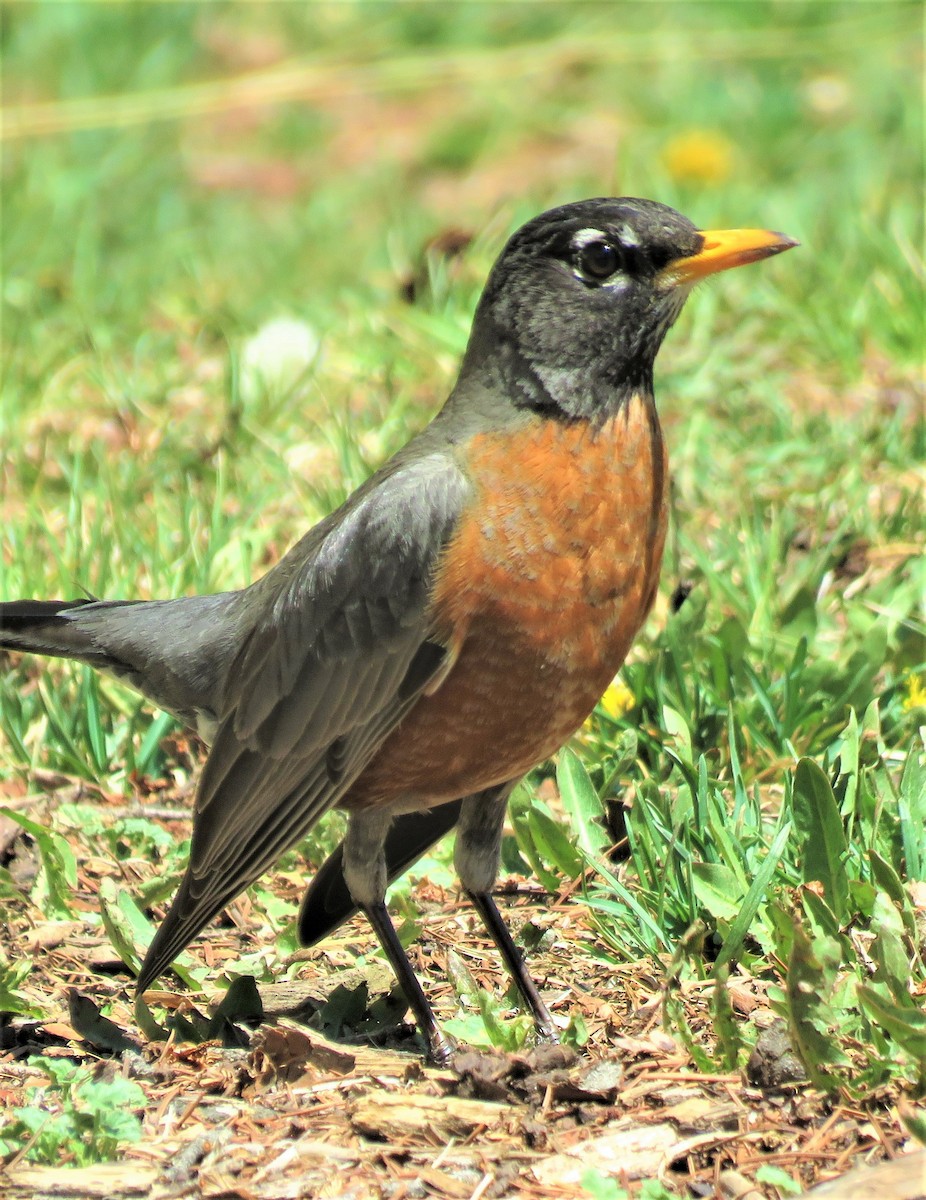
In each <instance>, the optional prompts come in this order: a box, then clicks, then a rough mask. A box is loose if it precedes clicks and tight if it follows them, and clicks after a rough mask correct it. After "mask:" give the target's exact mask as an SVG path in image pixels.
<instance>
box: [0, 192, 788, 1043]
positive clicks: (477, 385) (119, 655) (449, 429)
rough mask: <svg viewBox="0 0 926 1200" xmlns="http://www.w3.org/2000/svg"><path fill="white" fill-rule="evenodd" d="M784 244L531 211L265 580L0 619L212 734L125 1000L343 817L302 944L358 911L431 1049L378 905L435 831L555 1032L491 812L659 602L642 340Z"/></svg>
mask: <svg viewBox="0 0 926 1200" xmlns="http://www.w3.org/2000/svg"><path fill="white" fill-rule="evenodd" d="M794 245H796V243H795V242H794V241H792V239H790V238H788V237H785V236H784V235H783V234H780V233H771V232H767V231H764V230H754V229H747V230H732V231H729V230H728V231H723V232H718V233H714V232H708V233H705V232H702V231H700V230H698V229H697V228H696V227H695V226H694V225H693V224H692V223H691V222H690V221H689V220H687V219H686V218H685V217H683V216H681V215H680V214H679V213H677V212H675V211H674V210H673V209H671V208H668V207H666V205H664V204H658V203H655V202H654V201H651V200H637V199H596V200H586V201H584V202H581V203H577V204H566V205H563V206H562V207H560V208H554V209H552V210H550V211H549V212H546V213H543V214H542V215H541V216H538V217H535V218H534V219H533V220H531V221H529V222H528V223H527V224H526V225H524V226H523V228H521V229H520V230H519V231H518V232H517V233H515V234H514V236H513V237H512V238H511V239H510V241H509V242H508V244H507V245H506V246H505V248H504V250H503V251H502V253H501V256H500V257H499V259H498V261H497V262H496V264H495V266H494V267H493V269H492V271H491V274H490V275H489V279H488V282H487V284H486V287H485V290H484V292H483V294H482V298H481V300H480V302H479V305H478V308H477V310H476V315H475V318H474V320H473V327H472V333H471V335H470V339H469V344H468V346H467V349H466V353H465V355H464V358H463V363H462V366H461V368H460V374H459V378H458V380H457V383H456V386H455V387H454V389H453V391H452V392H451V394H450V398H449V399H448V401H447V403H446V405H445V406H444V408H443V409H442V410H441V411H440V412H439V413H438V415H437V416H436V417H435V419H434V420H433V421H432V423H431V424H430V425H429V426H428V427H427V428H426V429H424V430H423V431H422V432H421V433H419V434H418V435H417V436H416V437H415V438H413V439H412V441H411V442H409V444H408V445H407V446H405V447H404V449H402V450H400V451H399V453H398V454H396V455H395V457H394V458H392V459H391V460H390V461H389V462H387V463H386V464H385V466H383V467H381V468H380V469H379V470H378V471H377V472H376V474H375V475H373V476H372V478H370V479H369V480H368V481H367V482H366V483H365V484H364V485H363V486H362V487H361V488H359V489H358V490H357V491H356V492H355V493H354V494H353V495H352V496H351V497H350V498H349V499H348V500H347V501H346V502H345V503H344V504H343V505H342V506H341V507H340V508H339V509H338V510H337V511H336V512H334V513H332V515H331V516H329V517H328V518H326V519H325V520H324V521H322V522H321V523H320V524H318V525H316V526H315V528H314V529H312V530H310V532H309V533H307V534H306V535H305V536H304V537H303V538H302V540H301V541H300V542H298V543H297V545H296V546H294V547H293V549H292V550H290V551H289V553H288V554H287V555H286V556H285V557H284V558H283V559H282V560H281V562H280V563H279V564H278V565H277V566H276V567H275V568H273V570H271V571H270V572H269V573H268V574H267V575H265V576H264V577H263V578H262V579H259V580H258V581H257V582H256V583H254V584H252V585H251V586H250V587H248V588H245V589H244V590H242V591H239V592H224V593H220V594H217V595H212V596H195V597H184V598H181V599H176V600H165V601H147V602H133V601H109V602H107V601H86V600H72V601H57V600H50V601H14V602H11V603H8V604H4V605H3V606H2V607H0V627H2V635H0V644H2V645H3V646H4V647H6V648H14V649H17V650H27V651H31V652H33V653H38V654H47V655H58V656H63V657H66V658H73V659H77V660H79V661H82V662H85V663H90V664H91V665H92V666H94V667H98V668H100V669H102V670H106V671H109V672H111V673H112V674H114V675H116V676H118V677H119V678H120V679H123V680H125V681H127V682H128V683H130V684H132V685H133V686H134V687H136V688H137V689H138V690H139V691H141V692H143V693H144V694H145V695H146V696H148V697H149V698H150V699H152V700H153V701H155V703H157V704H158V705H160V706H161V707H162V708H165V709H168V710H169V711H171V712H173V713H175V714H176V715H177V716H178V717H180V718H181V719H182V720H184V721H186V722H187V723H189V724H190V725H192V726H194V727H196V728H197V729H199V730H200V732H202V733H203V734H204V736H205V737H206V740H207V741H209V742H211V751H210V754H209V757H208V759H207V761H206V764H205V766H204V768H203V772H202V776H201V778H200V781H199V788H198V791H197V794H196V800H195V806H194V812H193V840H192V848H191V852H190V861H189V864H188V866H187V869H186V873H185V874H184V877H183V880H182V882H181V884H180V888H179V890H178V892H177V894H176V896H175V897H174V900H173V903H172V904H171V906H170V908H169V909H168V912H167V915H166V916H165V917H164V920H163V921H162V923H161V926H160V928H159V930H158V932H157V935H156V936H155V938H154V940H153V941H152V943H151V946H150V948H149V950H148V953H147V955H146V957H145V960H144V962H143V964H142V968H141V972H140V974H139V977H138V984H137V986H138V990H139V991H142V990H144V989H145V988H147V987H148V985H149V984H151V982H152V981H153V980H154V979H155V978H156V977H157V976H158V975H160V974H161V973H162V972H163V971H164V970H165V969H166V968H167V967H168V966H169V965H170V963H171V962H172V961H173V960H174V958H176V956H177V955H178V954H179V953H180V952H181V951H182V950H183V949H184V948H185V947H186V946H187V945H188V944H189V943H190V941H191V940H192V939H193V938H195V937H196V935H197V934H198V933H200V932H201V931H202V930H203V928H204V927H205V926H206V925H207V924H208V922H209V921H211V920H212V918H213V917H215V916H216V915H217V914H218V913H219V912H220V911H221V909H222V908H223V907H224V906H225V905H227V904H228V903H229V902H230V901H231V900H233V899H234V898H235V896H237V895H238V894H239V893H240V892H241V891H242V890H243V889H244V888H246V887H248V886H249V885H250V884H252V883H253V882H254V881H255V880H256V879H257V878H258V877H259V876H260V875H261V874H262V873H263V872H264V871H266V870H267V869H268V868H269V867H270V866H272V864H273V863H274V861H275V860H276V859H277V858H278V857H279V856H280V855H281V854H282V853H283V852H284V851H285V850H286V849H287V848H289V847H291V846H292V845H293V844H294V843H295V842H297V841H298V840H299V839H300V838H302V837H304V836H305V834H306V833H307V832H308V830H309V829H311V827H312V826H313V825H314V824H315V822H316V821H317V820H318V819H319V817H321V816H322V814H323V813H325V812H327V811H328V809H330V808H332V807H333V806H339V807H341V808H344V809H346V810H347V812H348V814H349V821H348V828H347V833H346V836H345V838H344V841H343V844H342V845H341V846H340V847H339V849H338V850H337V852H336V853H335V854H334V855H333V856H332V857H331V858H330V859H329V860H328V862H326V863H325V864H324V865H323V867H322V868H321V870H320V871H319V873H318V875H317V876H316V878H315V880H314V882H313V884H312V886H311V887H310V888H309V889H308V892H307V893H306V896H305V899H304V902H303V904H302V909H301V913H300V918H299V930H300V935H301V937H302V939H303V941H304V942H305V943H308V944H311V943H312V942H314V941H316V940H318V939H319V938H320V937H322V936H324V935H325V934H326V933H328V932H329V931H330V930H331V929H333V928H335V927H336V926H337V925H338V924H339V923H340V922H341V921H342V920H344V919H345V918H346V917H347V916H348V915H349V914H350V913H351V912H352V911H353V909H354V908H357V907H359V908H360V909H362V910H363V912H364V913H365V914H366V916H367V917H368V919H369V920H370V923H371V924H372V926H373V928H374V930H375V932H376V934H377V937H378V938H379V941H380V943H381V944H382V947H383V950H384V951H385V953H386V956H387V957H388V958H389V960H390V962H391V963H392V966H393V968H394V970H395V972H396V975H397V977H398V979H399V982H400V983H401V985H402V988H403V990H404V993H405V995H406V997H407V999H408V1002H409V1005H410V1007H411V1008H412V1010H413V1011H414V1013H415V1016H416V1018H417V1020H418V1024H419V1026H420V1028H421V1030H422V1032H423V1033H424V1035H425V1037H426V1038H427V1042H428V1046H429V1049H430V1053H431V1055H432V1057H433V1058H435V1059H437V1060H446V1058H447V1056H448V1054H449V1052H450V1043H449V1041H448V1039H446V1038H445V1036H444V1035H443V1034H442V1033H441V1031H440V1029H439V1027H438V1026H437V1024H436V1022H435V1019H434V1016H433V1014H432V1012H431V1008H430V1006H429V1004H428V1001H427V999H426V998H425V995H424V992H423V991H422V988H421V985H420V983H419V982H418V979H417V978H416V976H415V974H414V972H413V970H412V968H411V965H410V963H409V961H408V959H407V958H406V956H405V953H404V951H403V950H402V947H401V945H400V944H399V940H398V938H397V936H396V933H395V929H394V927H393V925H392V922H391V921H390V918H389V915H388V913H387V911H386V907H385V903H384V896H385V891H386V886H387V883H388V881H389V880H391V879H392V878H394V877H396V876H397V875H399V874H400V873H401V872H402V871H404V870H405V869H406V868H407V867H408V866H409V865H410V864H411V863H412V862H414V861H415V859H416V858H418V857H419V856H420V855H421V854H423V853H424V851H425V850H426V849H427V848H428V847H429V846H430V845H431V844H432V843H433V842H434V841H435V840H436V839H437V838H439V837H440V836H441V835H442V834H443V833H445V832H446V831H447V830H448V829H450V828H451V827H452V826H453V825H456V826H457V840H456V852H455V863H456V868H457V871H458V873H459V877H460V881H461V883H462V885H463V888H464V890H465V891H466V893H467V894H468V895H469V897H470V898H471V899H472V901H473V903H474V904H475V906H476V908H477V909H478V911H479V913H480V915H481V916H482V918H483V920H484V921H485V923H486V925H487V927H488V930H489V932H490V934H491V935H492V937H493V939H494V940H495V942H496V944H497V946H498V948H499V951H500V953H501V955H502V958H503V959H504V961H505V963H506V965H507V967H508V969H509V971H510V972H511V974H512V975H513V977H514V979H515V980H516V982H517V984H518V987H519V989H520V991H521V993H522V995H523V998H524V1000H525V1002H526V1003H527V1006H528V1007H529V1008H530V1010H531V1012H532V1014H533V1016H534V1019H535V1022H536V1024H537V1027H538V1030H539V1032H540V1033H541V1034H542V1035H544V1036H546V1037H549V1038H553V1037H555V1027H554V1024H553V1021H552V1020H551V1018H550V1014H549V1012H548V1011H547V1008H546V1006H545V1005H544V1003H543V1000H542V999H541V997H540V995H539V993H538V991H537V989H536V987H535V986H534V984H533V982H532V981H531V979H530V977H529V975H528V973H527V971H526V969H525V967H524V964H523V962H522V960H521V957H520V954H519V952H518V951H517V949H516V948H515V946H514V943H513V942H512V939H511V936H510V934H509V933H508V930H507V928H506V927H505V925H504V922H503V921H502V918H501V915H500V913H499V911H498V909H497V907H496V905H495V901H494V900H493V899H492V896H491V889H492V887H493V884H494V882H495V878H496V873H497V870H498V862H499V847H500V842H501V835H502V824H503V820H504V813H505V806H506V802H507V798H508V795H509V793H510V792H511V790H512V788H513V787H514V785H515V784H516V783H517V781H518V780H519V779H520V778H521V777H522V776H523V775H524V774H525V773H526V772H527V771H529V770H530V769H531V768H532V767H533V766H534V765H535V764H537V763H538V762H540V761H542V760H543V759H545V758H547V757H548V756H549V755H551V754H553V753H554V751H556V750H557V749H558V748H559V747H560V746H561V745H562V744H563V743H564V742H565V741H566V740H567V739H568V738H569V737H570V736H571V734H572V733H573V732H574V731H575V730H576V729H577V728H578V727H579V726H580V725H581V723H582V722H583V720H584V719H585V718H586V717H587V715H588V713H589V712H590V711H591V709H592V708H593V707H594V705H595V703H596V702H597V700H598V698H599V697H600V696H601V694H602V692H603V691H604V689H605V687H606V686H607V684H608V683H609V681H610V680H611V679H612V678H613V676H614V674H615V672H616V671H617V669H618V668H619V667H620V665H621V663H622V662H623V660H624V656H625V655H626V653H627V650H628V648H629V646H630V643H631V641H632V640H633V638H634V636H635V634H636V633H637V630H638V629H639V628H640V626H641V624H642V622H643V620H644V618H645V617H646V614H647V612H648V610H649V608H650V605H651V604H652V602H653V597H654V595H655V593H656V585H657V581H658V578H659V568H660V561H661V558H662V550H663V542H664V539H665V531H666V493H667V482H668V475H667V460H666V451H665V446H664V444H663V438H662V434H661V432H660V428H659V421H658V418H657V415H656V408H655V404H654V400H653V362H654V359H655V357H656V352H657V351H658V349H659V346H660V344H661V342H662V339H663V337H664V336H665V334H666V332H667V330H668V329H669V327H670V326H671V325H672V323H673V322H674V321H675V319H676V317H677V316H678V314H679V312H680V310H681V308H682V305H683V303H684V301H685V299H686V297H687V296H688V293H689V292H690V290H691V288H692V286H693V285H694V284H695V283H697V282H698V280H700V279H702V278H703V277H705V276H707V275H710V274H712V273H713V272H716V271H723V270H726V269H727V268H728V267H735V266H739V265H741V264H743V263H749V262H753V261H754V260H756V259H761V258H766V257H767V256H769V255H772V254H778V253H780V252H781V251H783V250H787V249H789V248H790V247H792V246H794Z"/></svg>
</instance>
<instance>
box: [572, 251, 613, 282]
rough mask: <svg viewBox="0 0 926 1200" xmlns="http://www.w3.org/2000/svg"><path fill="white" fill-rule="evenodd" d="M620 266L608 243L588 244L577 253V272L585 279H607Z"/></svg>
mask: <svg viewBox="0 0 926 1200" xmlns="http://www.w3.org/2000/svg"><path fill="white" fill-rule="evenodd" d="M620 265H621V256H620V255H619V254H618V252H617V250H615V248H614V247H613V246H612V245H611V243H610V242H589V243H588V245H587V246H583V247H582V249H581V250H580V251H579V270H580V271H581V272H582V274H583V275H584V276H585V277H586V278H587V279H607V278H608V277H609V276H610V275H613V274H614V272H615V271H616V270H617V269H618V267H619V266H620Z"/></svg>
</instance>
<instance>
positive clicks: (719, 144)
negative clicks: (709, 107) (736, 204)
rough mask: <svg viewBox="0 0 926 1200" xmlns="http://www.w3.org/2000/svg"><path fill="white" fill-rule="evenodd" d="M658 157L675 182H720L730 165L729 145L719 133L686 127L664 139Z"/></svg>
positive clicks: (727, 172)
mask: <svg viewBox="0 0 926 1200" xmlns="http://www.w3.org/2000/svg"><path fill="white" fill-rule="evenodd" d="M662 161H663V163H664V164H665V167H666V170H667V171H668V172H669V174H670V175H671V176H672V178H673V179H675V180H677V181H678V182H679V183H722V182H723V180H725V179H727V178H728V177H729V175H730V172H731V171H732V169H733V145H732V143H731V142H729V141H728V140H727V138H725V137H724V136H723V134H720V133H712V132H711V131H710V130H707V129H689V130H686V131H685V133H680V134H679V135H678V136H677V137H674V138H672V139H671V140H670V141H669V142H667V143H666V145H665V147H664V149H663V151H662Z"/></svg>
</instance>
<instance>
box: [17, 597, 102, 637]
mask: <svg viewBox="0 0 926 1200" xmlns="http://www.w3.org/2000/svg"><path fill="white" fill-rule="evenodd" d="M93 603H94V601H93V600H7V601H5V602H4V603H3V604H0V639H2V638H4V637H5V636H6V634H7V633H22V632H24V631H26V630H29V629H32V628H33V627H34V626H36V625H46V624H48V622H49V621H52V620H54V618H55V617H57V616H58V615H59V614H60V613H62V612H67V611H68V610H70V609H72V608H79V607H80V606H81V605H82V604H93Z"/></svg>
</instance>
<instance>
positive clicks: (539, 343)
mask: <svg viewBox="0 0 926 1200" xmlns="http://www.w3.org/2000/svg"><path fill="white" fill-rule="evenodd" d="M794 244H796V243H794V242H792V241H791V240H790V239H788V238H783V237H782V235H781V234H770V233H767V232H766V231H764V230H735V231H725V232H722V233H703V232H701V231H700V230H698V229H697V228H696V227H695V226H694V225H693V224H692V223H691V221H689V220H688V219H687V217H683V216H682V215H681V214H680V213H677V212H676V211H675V210H674V209H672V208H669V207H668V206H667V205H665V204H659V203H657V202H656V201H654V200H637V199H632V198H623V199H598V200H583V201H581V202H580V203H577V204H564V205H562V206H561V207H559V208H554V209H551V210H550V211H549V212H545V213H543V214H542V215H541V216H539V217H535V218H534V219H533V220H532V221H528V223H527V224H526V225H524V226H522V228H521V229H519V230H518V232H517V233H515V234H514V236H513V237H512V238H511V239H510V240H509V242H508V244H507V245H506V246H505V249H504V250H503V251H502V253H501V255H500V256H499V259H498V261H497V262H496V264H495V266H494V267H493V269H492V272H491V274H490V275H489V280H488V282H487V284H486V287H485V291H484V292H483V295H482V299H481V300H480V302H479V306H478V308H477V310H476V316H475V319H474V322H473V331H472V335H471V338H470V343H469V346H468V348H467V353H466V357H465V359H464V362H463V367H462V369H461V379H464V378H467V377H471V376H472V375H474V374H476V375H481V376H484V375H485V372H486V370H488V371H490V372H492V373H494V374H495V375H496V378H497V374H498V373H501V376H502V379H501V381H500V382H501V384H502V390H503V392H504V394H506V395H507V396H509V397H510V398H511V399H512V401H513V402H514V404H515V405H516V406H517V407H521V408H530V409H535V410H538V411H543V412H547V413H549V414H550V415H554V416H560V417H563V418H565V419H576V418H592V419H595V418H598V419H604V418H605V417H606V416H608V415H609V414H611V413H613V412H614V411H615V409H616V408H617V406H618V405H620V404H621V403H622V402H623V401H624V400H625V399H626V398H627V397H628V396H629V395H630V394H632V393H633V392H640V391H643V392H647V393H648V392H650V391H651V390H652V375H653V362H654V360H655V358H656V353H657V351H658V350H659V347H660V345H661V344H662V339H663V338H664V337H665V335H666V332H667V331H668V329H669V327H670V326H671V325H672V323H673V321H675V319H676V317H677V316H678V314H679V312H680V311H681V309H682V305H683V304H684V302H685V299H686V297H687V296H688V293H689V291H690V290H691V287H692V285H693V284H694V283H695V282H696V281H697V279H698V278H700V277H702V276H703V275H707V274H710V273H712V272H713V271H717V270H723V269H725V268H726V267H731V266H737V265H739V264H740V263H742V262H748V261H752V260H753V259H754V258H758V257H765V256H766V255H767V254H774V253H777V252H778V251H780V250H784V249H787V248H788V246H790V245H794ZM486 382H489V381H488V380H486ZM496 390H497V387H496Z"/></svg>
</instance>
